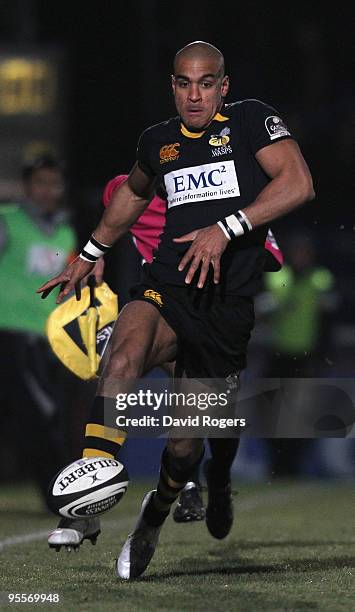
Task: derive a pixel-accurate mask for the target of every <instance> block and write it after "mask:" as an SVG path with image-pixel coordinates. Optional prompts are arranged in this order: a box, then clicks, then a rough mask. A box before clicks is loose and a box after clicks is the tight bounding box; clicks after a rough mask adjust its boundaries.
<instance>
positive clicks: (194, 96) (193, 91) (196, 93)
mask: <svg viewBox="0 0 355 612" xmlns="http://www.w3.org/2000/svg"><path fill="white" fill-rule="evenodd" d="M189 99H190V100H191V102H198V100H200V99H201V94H200V88H199V86H198V84H197V83H191V84H190V87H189Z"/></svg>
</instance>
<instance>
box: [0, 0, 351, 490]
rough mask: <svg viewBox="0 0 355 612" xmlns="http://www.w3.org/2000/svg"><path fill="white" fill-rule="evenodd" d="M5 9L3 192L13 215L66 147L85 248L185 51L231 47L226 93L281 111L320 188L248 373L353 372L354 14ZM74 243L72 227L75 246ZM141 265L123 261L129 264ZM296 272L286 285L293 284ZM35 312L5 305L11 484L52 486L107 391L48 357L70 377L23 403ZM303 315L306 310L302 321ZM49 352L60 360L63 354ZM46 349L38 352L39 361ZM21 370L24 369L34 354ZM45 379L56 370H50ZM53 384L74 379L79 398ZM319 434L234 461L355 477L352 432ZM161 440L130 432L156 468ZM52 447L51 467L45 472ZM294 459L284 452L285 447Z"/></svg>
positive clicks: (293, 235)
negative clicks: (90, 409)
mask: <svg viewBox="0 0 355 612" xmlns="http://www.w3.org/2000/svg"><path fill="white" fill-rule="evenodd" d="M0 12H1V13H0V133H1V139H0V153H1V163H0V201H1V208H2V210H3V211H4V214H7V212H8V209H9V206H10V208H11V206H12V204H16V203H19V202H23V201H26V200H31V198H32V199H33V197H34V196H33V191H32V192H31V189H32V190H33V188H34V186H33V185H31V184H30V183H29V182H28V176H27V179H26V180H27V183H26V180H25V182H24V181H23V178H24V176H23V169H24V168H26V167H28V166H29V167H30V166H31V163H33V161H34V160H36V158H38V156H43V155H45V156H49V157H50V156H53V157H56V158H59V159H60V160H61V162H63V163H62V165H61V166H60V168H59V170H58V173H59V174H58V173H57V174H56V172H57V169H56V168H54V174H53V173H52V175H51V179H53V180H56V181H57V182H58V180H59V181H60V180H62V181H63V186H62V187H63V190H62V191H61V187H60V186H59V187H58V184H57V190H58V194H59V195H58V200H59V199H60V200H61V204H60V211H59V209H58V211H57V212H61V211H65V214H69V216H68V220H67V223H68V228H69V226H70V227H71V228H72V231H73V236H72V243H73V245H72V248H73V249H75V246H74V243H76V245H79V247H81V246H82V245H83V243H85V242H86V240H87V236H88V235H89V234H90V232H91V231H92V229H93V228H94V227H95V225H96V222H97V220H98V218H99V217H100V215H101V212H102V203H101V194H102V190H103V188H104V186H105V184H106V182H107V181H108V180H109V179H110V178H111V177H113V176H115V175H117V174H122V173H128V172H129V170H130V168H131V166H132V164H133V163H134V160H135V149H136V143H137V139H138V137H139V135H140V133H141V132H142V131H143V130H144V129H145V128H146V127H148V126H149V125H151V124H153V123H157V122H160V121H162V120H164V119H166V118H167V117H169V116H172V115H174V114H175V110H174V104H173V97H172V94H171V88H170V74H171V70H172V60H173V57H174V54H175V52H176V51H177V50H178V49H179V48H181V47H182V46H184V45H185V44H187V43H188V42H191V41H193V40H197V39H202V40H206V41H208V42H211V43H212V44H214V45H216V46H217V47H219V48H220V49H221V51H222V52H223V53H224V55H225V59H226V70H227V73H228V74H229V75H230V79H231V91H230V93H229V96H228V100H227V101H230V102H232V101H235V100H238V99H243V98H257V99H260V100H262V101H265V102H267V103H269V104H271V105H273V106H274V107H276V109H278V111H279V112H280V114H281V115H282V116H283V118H284V119H285V121H286V123H287V124H288V126H289V128H290V130H291V132H292V133H293V135H294V136H295V138H296V139H297V141H298V142H299V144H300V147H301V149H302V152H303V154H304V157H305V159H306V161H307V163H308V164H309V167H310V169H311V172H312V175H313V178H314V184H315V190H316V194H317V196H316V200H315V201H314V202H312V204H310V205H309V206H306V207H304V208H302V209H301V210H299V211H297V212H296V213H294V214H292V215H290V216H289V217H287V218H285V219H282V220H280V221H278V222H276V223H275V224H274V225H273V228H272V229H273V231H274V234H275V236H276V239H277V241H278V242H279V245H280V247H281V248H282V250H283V253H284V258H285V267H284V268H283V270H282V271H281V272H280V274H281V275H283V276H281V277H278V278H279V280H278V281H276V280H275V278H276V276H277V274H270V275H268V277H267V278H266V280H265V286H264V289H263V291H262V293H261V294H260V296H258V298H257V300H256V309H257V313H258V324H257V326H256V329H255V333H254V336H253V339H252V342H251V346H250V356H249V370H248V371H249V372H250V375H253V374H255V375H258V376H273V375H275V371H276V372H277V371H279V370H278V368H279V367H280V363H282V364H286V363H287V365H288V369H287V370H286V369H285V371H284V373H283V375H284V376H312V377H327V378H329V377H332V378H342V377H346V378H348V377H352V376H353V368H354V354H355V350H354V349H355V317H354V308H355V285H354V282H353V269H354V265H355V248H354V229H355V217H354V204H353V199H354V194H353V183H354V181H353V143H354V141H355V114H354V110H353V109H354V106H355V81H354V78H353V76H354V70H353V68H354V57H355V40H354V37H353V36H352V32H353V25H354V16H355V11H354V10H351V9H350V8H349V9H347V8H346V7H342V10H341V11H340V10H339V11H337V10H334V7H333V8H325V7H324V6H322V9H321V10H320V8H319V6H318V5H317V4H312V3H308V2H307V3H306V2H298V3H291V4H289V5H287V7H286V6H285V3H284V2H274V3H272V6H271V5H269V4H265V3H259V2H256V1H250V2H248V3H247V4H245V5H243V6H241V5H239V3H235V2H223V3H222V5H221V4H220V3H217V2H214V1H210V2H208V3H202V4H201V3H198V4H196V5H194V3H191V2H183V1H182V2H179V3H169V2H162V1H152V0H136V1H135V2H134V3H122V2H113V1H108V2H105V3H101V2H100V3H99V2H92V3H87V2H85V3H84V2H82V1H81V0H79V1H77V2H75V3H73V2H71V3H69V2H65V1H64V2H60V3H52V2H45V1H44V0H11V1H10V0H2V2H1V6H0ZM54 175H56V176H54ZM42 178H43V177H42ZM47 179H48V180H49V178H48V177H46V178H43V180H47ZM30 180H31V177H30ZM49 212H50V213H51V214H52V213H53V211H49ZM52 216H53V215H52ZM48 218H49V217H48ZM45 221H46V222H47V221H48V219H47V220H45ZM10 222H11V220H10V221H7V223H10ZM48 222H50V223H51V222H52V217H51V219H50V221H48ZM5 226H6V223H4V224H3V228H2V230H1V227H0V249H2V250H0V254H1V253H4V252H6V248H7V247H6V245H7V244H8V238H9V236H8V232H7V231H6V227H5ZM47 230H48V227H47V229H45V233H46V231H47ZM48 231H49V230H48ZM68 231H69V230H68ZM25 234H26V231H25V230H24V234H23V235H25ZM49 234H50V231H49ZM47 235H48V232H47ZM68 236H69V234H68ZM14 239H15V241H16V240H20V238H17V239H16V237H15V238H14ZM70 241H71V239H69V237H68V239H67V242H66V249H67V251H68V255H69V251H70V250H71V246H70ZM47 247H48V245H47ZM41 253H42V255H41V258H42V262H43V252H41ZM128 265H129V264H128V263H127V262H125V263H124V266H125V271H126V266H128ZM122 266H123V264H122V248H120V246H119V245H116V246H115V247H114V249H113V251H112V253H111V254H110V257H109V258H107V264H106V271H105V279H106V280H107V282H108V283H109V284H110V286H111V288H112V289H113V290H114V291H118V282H119V281H118V279H119V276H120V269H121V270H122ZM49 269H50V268H46V267H45V268H44V269H43V270H42V271H43V273H44V274H45V273H47V271H49ZM0 271H1V275H2V288H3V291H4V293H5V292H6V290H7V289H8V286H9V282H10V277H11V281H12V282H13V283H14V287H15V286H16V283H17V284H19V283H20V280H19V278H17V277H16V275H14V274H12V275H10V274H9V272H8V271H7V270H4V268H0ZM3 273H4V275H3ZM47 276H48V274H47ZM280 279H281V280H280ZM285 283H286V284H287V287H288V291H287V295H285V292H283V293H282V292H281V293H282V294H281V295H280V286H285ZM22 284H23V283H22ZM14 292H15V293H16V288H14ZM31 299H33V301H35V300H37V299H38V298H36V296H33V298H31ZM6 308H7V309H9V308H10V306H9V304H8V302H6V300H5V298H4V302H3V306H2V307H0V310H1V309H2V310H3V315H4V312H5V310H6ZM24 308H25V306H24V303H23V302H22V298H19V299H18V301H17V306H11V310H12V312H13V313H15V314H14V316H15V318H16V319H17V320H18V321H19V323H18V324H16V325H15V326H14V327H15V328H16V331H15V332H14V329H13V327H12V326H11V324H10V323H8V322H7V318H6V316H5V315H4V316H3V315H1V319H0V325H1V328H2V333H1V337H2V353H1V354H2V357H1V358H2V359H4V360H5V361H6V364H7V369H6V368H5V369H4V373H3V379H2V386H3V387H4V386H6V387H7V394H6V397H5V396H4V394H3V396H2V399H3V401H2V404H1V408H0V411H1V414H0V425H1V431H0V466H1V467H0V480H1V481H7V482H11V481H14V480H18V479H21V478H23V479H24V478H30V479H31V478H35V479H36V480H37V482H38V484H39V486H40V487H41V488H42V489H44V488H45V483H46V480H47V478H48V475H49V473H50V472H51V471H52V472H53V469H54V466H55V465H57V464H58V465H59V464H61V463H65V461H68V460H72V459H75V458H77V457H78V456H79V455H80V444H81V432H82V427H83V423H84V421H85V416H86V410H87V406H88V400H89V399H90V397H91V396H92V394H93V392H94V389H93V387H92V385H90V384H87V383H82V382H81V381H78V380H73V378H72V377H68V376H67V373H65V372H61V371H60V365H59V364H58V363H56V362H55V360H54V361H53V362H50V364H49V366H48V367H50V372H51V376H53V377H54V379H56V382H55V383H53V384H55V385H57V386H53V388H52V389H51V390H49V389H46V391H47V392H48V394H49V396H50V399H52V400H53V397H55V400H56V401H55V402H54V403H53V402H52V404H51V402H49V404H48V403H47V404H46V401H44V400H43V396H40V394H39V395H38V393H39V391H38V388H37V387H36V385H34V386H33V385H32V394H33V393H35V396H36V399H35V401H34V402H33V404H34V405H33V408H32V409H31V410H33V414H32V413H31V416H29V415H28V413H27V415H25V416H24V414H23V413H24V412H26V409H27V407H28V404H27V400H26V399H25V396H24V399H23V401H22V404H21V402H19V401H18V400H16V399H15V398H14V395H15V390H16V385H17V382H18V378H17V377H18V376H19V375H18V374H14V370H13V368H12V366H11V363H15V361H16V360H18V356H19V353H21V359H23V358H24V357H23V355H24V352H25V353H26V355H27V356H26V357H25V360H27V361H30V362H32V363H31V368H32V369H33V367H34V366H33V360H32V357H33V355H34V352H33V346H34V344H36V346H37V344H38V336H41V333H39V332H38V329H37V328H34V329H30V326H27V327H26V329H24V328H23V325H22V324H21V320H22V319H23V312H24ZM16 309H17V310H16ZM295 312H298V313H302V314H299V316H298V317H296V318H295ZM301 323H302V324H301ZM285 330H286V332H285ZM24 333H25V334H26V341H25V348H24V346H23V345H22V344H21V342H22V339H23V334H24ZM19 335H20V336H21V339H20V340H21V342H20V348H19V343H18V340H19ZM42 340H43V338H42ZM41 350H42V349H41ZM43 350H46V349H43ZM5 355H6V357H5ZM45 359H46V360H47V362H46V363H49V361H50V359H51V358H50V357H48V355H47V356H46V358H45ZM12 360H13V361H12ZM43 360H44V357H42V356H41V355H40V356H39V361H40V362H42V363H43ZM48 360H49V361H48ZM16 362H17V361H16ZM19 363H20V364H21V363H22V364H23V362H21V360H20V361H19ZM19 367H20V371H21V369H22V371H23V369H24V366H23V365H20V366H19ZM285 367H286V366H285ZM31 376H34V374H33V372H32V373H31ZM35 376H37V372H36V374H35ZM41 376H42V378H44V379H45V380H46V381H47V382H48V375H47V373H42V374H41ZM31 380H32V379H31ZM58 381H59V382H58ZM63 381H65V382H63ZM32 383H33V380H32ZM26 384H27V385H28V378H27V382H26ZM55 389H60V390H61V391H63V389H65V390H66V397H64V398H62V397H60V396H61V394H60V393H57V391H56V390H55ZM24 393H26V390H25V391H24ZM36 393H37V395H36ZM64 395H65V394H64ZM10 396H12V397H10ZM39 396H40V397H39ZM47 399H48V398H47ZM41 402H42V404H41ZM13 404H14V405H15V406H14V408H13V409H12V405H13ZM20 404H21V405H20ZM35 404H36V405H35ZM39 404H41V405H42V408H40V409H39V410H40V416H38V405H39ZM36 406H37V407H36ZM19 419H20V420H19ZM19 423H22V425H21V427H20V428H19ZM53 428H54V429H53ZM48 431H52V432H53V431H54V432H55V433H54V438H56V440H53V441H52V442H50V446H51V448H52V451H53V452H52V454H53V453H54V450H53V449H56V448H57V449H58V456H57V457H56V458H53V461H50V460H49V455H50V450H49V449H47V450H46V444H44V443H43V440H44V439H45V438H46V437H47V438H48V435H47V434H48ZM29 437H30V438H31V439H32V442H33V443H32V446H31V445H30V446H28V445H27V446H25V448H26V452H25V453H24V452H23V450H24V444H25V442H24V440H27V442H28V438H29ZM153 446H154V448H153ZM306 446H307V448H303V446H302V445H298V447H297V449H296V450H295V452H296V451H297V453H298V455H297V457H298V459H297V461H296V462H295V463H296V465H288V464H287V462H286V461H284V462H283V461H281V464H280V461H277V460H275V459H273V457H274V456H275V449H270V444H268V443H266V442H265V443H262V441H256V442H255V443H253V442H252V441H249V442H248V443H245V444H242V449H241V457H240V462H239V467H238V466H236V471H237V472H238V474H239V476H240V477H243V476H245V477H247V478H250V477H255V478H264V477H266V478H268V477H270V476H271V475H273V474H276V475H277V474H281V473H286V474H289V473H290V474H298V475H301V476H304V475H307V474H310V475H313V476H319V477H342V478H355V467H354V466H355V451H354V445H353V442H352V440H350V441H349V440H331V439H329V440H324V441H317V444H315V445H311V447H312V448H311V449H310V445H308V444H307V445H306ZM158 447H159V448H158ZM160 448H161V444H160V442H154V443H153V442H151V441H150V442H148V441H147V447H146V448H145V447H144V446H142V443H141V441H140V443H139V453H138V452H137V447H136V445H135V442H134V441H129V442H127V448H126V450H125V453H126V458H127V461H128V462H129V465H130V472H131V473H137V474H138V475H147V474H151V473H152V470H153V471H154V473H155V472H156V470H157V461H158V456H159V452H160ZM41 449H42V452H40V450H41ZM148 451H149V452H148ZM155 451H156V452H155ZM61 452H62V453H63V454H62V455H61ZM44 453H46V455H44ZM48 453H49V455H48ZM286 454H289V452H288V453H286ZM279 455H280V449H276V457H277V456H279ZM44 456H46V457H47V459H48V461H47V467H46V470H45V471H44V473H39V472H41V469H42V468H41V469H39V467H38V466H39V465H42V464H43V457H44ZM143 456H144V462H143V461H142V457H143ZM281 456H282V457H283V458H284V457H285V455H283V454H282V452H281ZM31 457H32V458H33V457H35V459H34V460H33V461H31V460H29V459H31ZM148 457H149V460H148V459H147V458H148ZM143 464H144V465H143ZM143 470H145V471H144V472H143Z"/></svg>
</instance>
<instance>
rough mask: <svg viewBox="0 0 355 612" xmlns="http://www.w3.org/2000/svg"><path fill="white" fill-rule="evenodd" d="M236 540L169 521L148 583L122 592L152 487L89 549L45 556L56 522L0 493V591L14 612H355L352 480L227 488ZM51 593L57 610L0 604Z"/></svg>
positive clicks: (107, 523)
mask: <svg viewBox="0 0 355 612" xmlns="http://www.w3.org/2000/svg"><path fill="white" fill-rule="evenodd" d="M235 484H236V486H237V488H238V489H239V494H238V496H237V497H236V498H235V523H234V527H233V531H232V533H231V534H230V536H229V537H228V538H226V540H224V541H216V540H213V538H211V537H210V536H209V534H208V532H207V529H206V526H205V524H204V523H197V524H196V523H195V524H190V525H177V524H175V523H174V522H173V520H172V519H171V518H169V519H168V521H167V523H166V524H165V526H164V529H163V531H162V535H161V541H160V545H159V547H158V549H157V551H156V554H155V556H154V558H153V560H152V562H151V565H150V566H149V568H148V570H147V571H146V574H145V575H144V577H142V578H141V579H139V580H136V581H133V582H129V583H125V582H122V581H121V580H119V579H118V578H117V577H116V575H115V557H116V556H117V554H118V553H119V551H120V549H121V546H122V544H123V542H124V540H125V538H126V536H127V534H128V533H129V530H130V528H131V527H132V525H133V524H134V520H135V517H136V515H137V512H138V510H139V507H140V502H141V498H142V495H143V493H144V492H145V491H146V490H148V489H149V483H148V485H146V484H145V485H144V484H134V483H133V484H132V483H131V484H130V487H129V489H128V492H127V494H126V496H125V498H124V499H123V500H122V502H121V503H120V504H119V505H118V506H117V507H116V508H114V509H113V510H111V512H109V513H107V514H105V515H104V516H103V518H102V534H101V536H100V537H99V539H98V542H97V545H96V546H92V545H91V544H90V543H89V542H85V544H84V545H83V546H82V547H81V549H80V552H78V553H74V552H72V553H67V552H66V551H64V550H63V549H62V550H61V552H60V553H56V552H54V551H53V550H50V549H49V548H48V547H47V543H46V532H47V531H48V530H49V529H51V528H53V527H54V526H55V524H56V517H53V516H51V515H49V514H48V513H47V512H45V511H44V510H43V508H42V504H41V500H40V498H39V497H38V496H37V494H36V492H35V491H34V489H32V488H31V487H30V486H28V485H27V486H20V485H18V484H17V485H16V486H13V487H9V486H2V487H1V489H0V558H1V569H0V580H1V586H0V591H1V592H2V599H1V602H2V603H0V608H2V606H4V607H6V609H13V610H35V609H36V610H55V609H64V610H65V611H68V612H72V611H73V612H74V611H75V612H76V611H77V610H80V611H86V610H87V611H88V612H89V611H90V612H91V611H95V612H101V611H106V610H107V611H115V612H126V611H127V612H128V611H130V612H141V611H142V612H147V611H153V610H154V611H167V612H190V611H191V612H195V611H204V612H212V611H213V612H216V611H223V612H229V611H233V612H234V611H237V612H238V611H248V612H249V611H250V612H257V611H259V610H260V611H263V612H265V611H269V610H270V611H272V612H278V611H294V610H295V611H298V610H303V611H304V610H320V611H322V612H323V611H328V610H329V611H331V612H337V611H339V612H340V611H343V612H350V611H351V610H355V491H354V490H355V483H348V484H344V483H336V482H329V481H328V482H324V481H323V482H308V481H307V482H304V481H303V482H300V481H298V482H282V481H280V480H277V481H273V482H271V483H264V484H254V485H247V484H246V483H242V484H239V483H235ZM7 591H10V592H11V593H27V594H28V593H59V595H60V600H61V601H60V604H54V603H53V604H49V603H46V604H37V605H35V604H18V605H14V604H12V605H11V606H7V605H5V598H4V594H3V593H4V592H7Z"/></svg>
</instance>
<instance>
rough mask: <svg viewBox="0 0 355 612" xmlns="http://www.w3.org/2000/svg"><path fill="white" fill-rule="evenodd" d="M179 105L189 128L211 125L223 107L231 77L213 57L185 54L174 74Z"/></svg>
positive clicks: (174, 89)
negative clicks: (222, 73)
mask: <svg viewBox="0 0 355 612" xmlns="http://www.w3.org/2000/svg"><path fill="white" fill-rule="evenodd" d="M172 87H173V92H174V97H175V105H176V109H177V111H178V113H179V115H180V117H181V119H182V121H183V123H184V124H185V125H186V127H187V128H191V129H194V130H199V129H203V128H205V127H207V125H208V124H209V123H210V122H211V121H212V119H213V117H214V116H215V114H216V113H217V112H218V111H219V110H220V109H221V106H222V104H223V98H224V97H225V96H226V95H227V92H228V88H229V80H228V77H227V76H224V77H223V76H222V75H221V73H220V65H219V62H218V61H216V60H213V59H206V58H205V59H202V58H200V59H199V58H195V59H191V58H189V59H187V58H185V59H184V58H181V59H180V60H178V62H177V64H176V69H175V74H174V75H173V77H172Z"/></svg>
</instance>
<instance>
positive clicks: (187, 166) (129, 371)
mask: <svg viewBox="0 0 355 612" xmlns="http://www.w3.org/2000/svg"><path fill="white" fill-rule="evenodd" d="M172 88H173V93H174V98H175V104H176V108H177V112H178V116H177V117H174V118H172V119H169V120H168V121H165V122H163V123H160V124H158V125H155V126H152V127H150V128H148V129H147V130H145V131H144V132H143V134H142V136H141V137H140V140H139V143H138V149H137V162H136V164H135V165H134V167H133V168H132V170H131V172H130V174H129V178H128V180H127V181H126V182H125V183H123V185H122V186H121V187H120V189H117V191H116V192H115V193H114V194H113V197H112V201H111V205H110V206H109V207H108V208H107V209H106V210H105V212H104V214H103V216H102V219H101V221H100V223H99V225H98V226H97V228H96V229H95V230H94V233H93V235H92V237H91V238H90V239H89V241H88V243H87V245H86V246H85V247H84V249H83V250H82V252H81V254H80V256H79V257H78V258H77V259H76V260H75V261H74V262H73V263H72V264H71V265H70V266H67V267H66V268H65V270H64V271H63V272H62V273H61V274H59V275H58V276H56V277H54V278H53V279H51V280H50V281H48V282H47V283H45V284H44V285H42V287H40V288H39V289H38V292H41V293H42V297H45V296H46V295H48V293H49V292H50V291H51V290H52V289H53V288H54V287H56V286H57V285H60V291H59V294H58V297H57V302H58V303H60V301H61V300H62V299H63V297H65V296H66V295H68V294H69V293H70V292H71V291H73V290H74V289H76V290H77V292H78V294H79V291H80V281H81V279H82V278H84V276H86V275H87V274H88V273H90V272H91V270H92V268H93V265H94V263H95V262H96V261H97V259H98V258H99V257H100V256H102V255H103V254H104V253H106V252H107V251H108V249H109V248H110V246H112V244H113V243H114V242H115V241H116V240H117V239H118V238H120V236H122V235H123V234H124V233H125V232H126V231H127V229H128V228H129V227H130V226H131V225H132V224H133V223H134V222H135V220H136V219H138V217H139V216H140V215H141V214H142V212H143V211H144V209H145V208H146V207H147V205H148V204H149V201H150V200H151V198H152V195H153V193H154V189H155V187H156V185H160V184H162V183H163V184H164V186H165V190H166V197H167V202H168V211H167V215H166V224H165V227H164V231H163V234H162V236H161V241H160V244H159V248H158V250H157V253H156V256H155V258H154V260H153V262H152V263H151V264H145V265H144V267H143V276H142V282H141V283H140V284H139V285H138V286H136V287H135V288H134V290H133V291H132V301H131V302H130V303H129V304H127V306H126V307H125V308H124V309H123V311H122V312H121V314H120V316H119V318H118V320H117V323H116V325H115V328H114V331H113V337H112V342H111V353H110V357H109V359H108V362H107V364H106V366H105V368H104V371H103V374H102V376H101V379H100V382H99V385H98V391H97V396H96V397H95V400H94V403H93V408H92V415H95V414H96V415H99V414H100V413H101V414H102V410H103V403H104V399H105V411H106V410H107V404H108V402H109V398H107V397H105V398H104V387H105V380H106V381H107V380H108V379H115V380H116V381H117V380H120V381H122V383H121V384H122V389H123V390H124V382H125V379H128V378H139V377H140V376H142V375H143V374H144V373H146V372H148V371H149V370H151V369H152V368H153V367H156V366H160V365H162V364H164V363H166V362H173V361H176V363H177V366H179V370H180V371H183V372H184V373H185V376H186V377H190V378H229V377H230V376H231V375H232V376H233V375H234V376H235V375H237V374H238V373H239V372H240V370H241V369H243V368H244V367H245V364H246V350H247V344H248V341H249V338H250V333H251V330H252V327H253V324H254V310H253V296H254V295H255V293H256V292H257V291H258V289H259V286H260V282H261V276H262V271H263V267H264V252H265V250H264V243H265V238H266V234H267V228H268V225H269V223H270V222H271V221H273V220H274V219H276V218H278V217H280V216H282V215H285V214H287V213H289V212H290V211H292V210H294V209H296V208H297V207H298V206H300V205H302V204H304V203H305V202H306V201H308V200H311V199H312V198H313V197H314V190H313V184H312V178H311V174H310V172H309V169H308V166H307V164H306V162H305V160H304V158H303V156H302V153H301V151H300V149H299V147H298V145H297V144H296V142H295V141H294V140H293V139H292V137H291V134H290V132H289V130H288V128H287V126H286V125H285V124H284V122H283V120H282V119H281V117H280V115H279V113H278V112H277V111H276V110H275V109H274V108H273V107H271V106H268V105H266V104H264V103H263V102H260V101H258V100H244V101H241V102H236V103H232V104H225V98H226V95H227V93H228V88H229V78H228V76H227V75H226V74H225V70H224V58H223V55H222V53H221V52H220V51H219V50H218V49H217V48H216V47H214V46H213V45H211V44H209V43H206V42H202V41H195V42H193V43H190V44H188V45H186V46H185V47H184V48H183V49H181V50H180V51H178V53H177V54H176V56H175V61H174V74H173V76H172ZM116 389H117V386H116ZM112 412H113V413H114V400H112ZM96 418H99V417H98V416H97V417H96ZM101 418H102V417H101ZM122 439H123V437H122ZM117 445H119V441H117ZM203 449H204V441H203V440H202V439H196V438H195V439H186V438H179V439H176V438H170V439H169V440H168V442H167V445H166V448H165V449H164V451H163V454H162V460H161V470H160V477H159V482H158V486H157V489H156V490H153V491H150V492H149V493H147V495H146V496H145V498H144V500H143V504H142V509H141V513H140V515H139V518H138V521H137V525H136V527H135V529H134V531H133V533H132V534H130V535H129V536H128V539H127V541H126V542H125V544H124V546H123V549H122V551H121V554H120V555H119V558H118V560H117V572H118V575H119V576H120V577H121V578H124V579H131V578H135V577H138V576H140V575H141V574H142V573H143V572H144V571H145V569H146V568H147V566H148V565H149V562H150V560H151V558H152V556H153V554H154V551H155V548H156V545H157V543H158V539H159V533H160V530H161V528H162V525H163V523H164V521H165V520H166V518H167V516H168V514H169V511H170V508H171V505H172V504H173V503H174V502H175V501H176V499H177V498H178V496H179V494H180V493H181V491H182V490H183V488H184V487H185V485H186V483H187V482H188V481H189V480H190V478H191V475H192V474H193V473H194V472H195V469H196V466H198V465H199V463H200V461H201V459H202V456H203ZM215 467H216V466H215V465H214V463H213V459H211V460H210V461H209V463H208V465H207V469H206V477H207V485H208V489H209V497H211V498H212V499H216V498H218V496H219V495H223V494H224V493H225V489H226V488H225V487H223V486H221V483H222V482H223V479H222V480H220V476H221V474H220V472H219V473H216V470H215ZM223 476H224V482H225V481H226V480H228V477H229V474H224V475H223ZM209 502H210V500H209Z"/></svg>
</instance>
